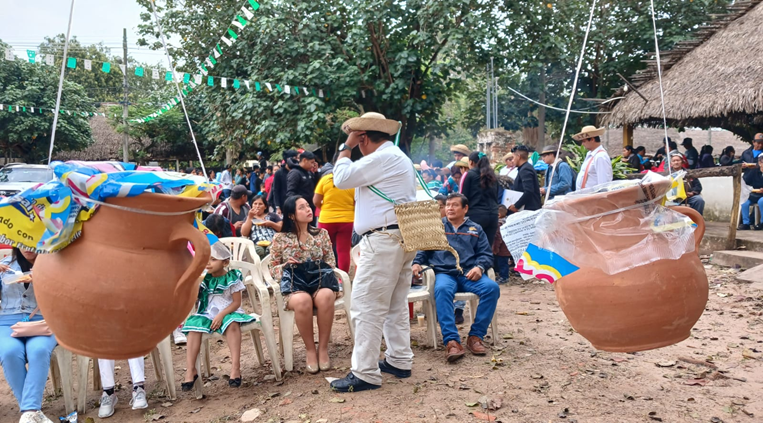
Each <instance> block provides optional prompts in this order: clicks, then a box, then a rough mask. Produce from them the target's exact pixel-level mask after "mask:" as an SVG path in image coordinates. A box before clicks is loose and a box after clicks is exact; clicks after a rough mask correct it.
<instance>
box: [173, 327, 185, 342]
mask: <svg viewBox="0 0 763 423" xmlns="http://www.w3.org/2000/svg"><path fill="white" fill-rule="evenodd" d="M172 337H173V338H174V341H175V345H185V344H186V343H187V342H188V339H186V337H185V335H184V334H183V332H181V331H180V328H175V330H174V331H172Z"/></svg>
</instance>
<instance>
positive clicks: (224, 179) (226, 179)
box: [220, 164, 233, 200]
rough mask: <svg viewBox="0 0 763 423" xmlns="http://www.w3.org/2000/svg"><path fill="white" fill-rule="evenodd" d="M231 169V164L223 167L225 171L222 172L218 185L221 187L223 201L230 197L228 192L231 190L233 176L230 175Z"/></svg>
mask: <svg viewBox="0 0 763 423" xmlns="http://www.w3.org/2000/svg"><path fill="white" fill-rule="evenodd" d="M232 168H233V165H231V164H227V165H225V170H223V173H222V175H221V176H220V184H221V185H222V187H223V198H222V199H223V200H224V199H226V198H228V197H230V191H231V190H232V189H233V175H231V173H230V171H231V169H232Z"/></svg>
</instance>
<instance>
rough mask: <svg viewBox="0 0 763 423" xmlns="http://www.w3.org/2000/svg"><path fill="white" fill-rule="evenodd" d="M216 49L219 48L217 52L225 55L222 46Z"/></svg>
mask: <svg viewBox="0 0 763 423" xmlns="http://www.w3.org/2000/svg"><path fill="white" fill-rule="evenodd" d="M216 48H217V51H218V52H219V53H220V54H223V49H222V48H221V47H220V44H218V45H217V47H216Z"/></svg>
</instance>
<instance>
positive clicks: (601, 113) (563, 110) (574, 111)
mask: <svg viewBox="0 0 763 423" xmlns="http://www.w3.org/2000/svg"><path fill="white" fill-rule="evenodd" d="M506 88H507V89H508V90H509V91H511V92H513V93H514V94H516V95H518V96H520V97H522V98H524V99H525V100H527V101H529V102H530V103H535V104H537V105H538V106H543V107H545V108H547V109H552V110H558V111H560V112H566V111H567V110H566V109H562V108H559V107H554V106H550V105H548V104H543V103H541V102H539V101H536V100H533V99H531V98H530V97H528V96H526V95H524V94H522V93H520V92H519V91H517V90H515V89H514V88H511V87H509V86H506ZM621 98H623V97H617V98H611V99H609V100H607V101H605V102H603V103H601V104H605V103H608V102H610V101H612V100H618V99H621ZM597 107H598V106H597ZM570 112H571V113H580V114H584V115H608V114H610V113H612V112H588V111H585V110H570Z"/></svg>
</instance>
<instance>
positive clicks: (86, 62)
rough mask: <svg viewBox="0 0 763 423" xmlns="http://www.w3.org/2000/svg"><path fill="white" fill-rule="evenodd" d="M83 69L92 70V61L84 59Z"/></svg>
mask: <svg viewBox="0 0 763 423" xmlns="http://www.w3.org/2000/svg"><path fill="white" fill-rule="evenodd" d="M85 69H87V70H93V61H92V60H88V59H85Z"/></svg>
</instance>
